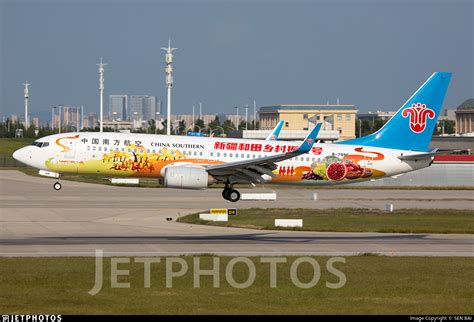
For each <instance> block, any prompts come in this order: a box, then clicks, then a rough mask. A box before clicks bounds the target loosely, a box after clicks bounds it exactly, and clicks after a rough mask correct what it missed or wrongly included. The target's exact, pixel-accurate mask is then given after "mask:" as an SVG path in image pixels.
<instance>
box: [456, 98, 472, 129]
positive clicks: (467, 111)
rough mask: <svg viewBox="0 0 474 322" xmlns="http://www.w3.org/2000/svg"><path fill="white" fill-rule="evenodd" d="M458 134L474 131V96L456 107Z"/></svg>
mask: <svg viewBox="0 0 474 322" xmlns="http://www.w3.org/2000/svg"><path fill="white" fill-rule="evenodd" d="M455 113H456V134H464V135H465V134H473V133H474V98H470V99H467V100H465V101H464V102H463V103H462V104H461V105H459V106H458V108H457V109H456V112H455Z"/></svg>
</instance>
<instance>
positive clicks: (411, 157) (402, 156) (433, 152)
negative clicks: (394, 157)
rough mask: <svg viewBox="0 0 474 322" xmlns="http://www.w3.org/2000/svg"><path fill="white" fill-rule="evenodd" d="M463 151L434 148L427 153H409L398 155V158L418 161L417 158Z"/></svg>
mask: <svg viewBox="0 0 474 322" xmlns="http://www.w3.org/2000/svg"><path fill="white" fill-rule="evenodd" d="M462 152H465V151H464V150H440V149H434V150H432V151H430V152H427V153H417V154H409V155H403V154H402V155H399V156H398V158H399V159H400V160H403V161H418V160H425V159H429V158H431V157H434V156H436V155H446V154H454V153H462Z"/></svg>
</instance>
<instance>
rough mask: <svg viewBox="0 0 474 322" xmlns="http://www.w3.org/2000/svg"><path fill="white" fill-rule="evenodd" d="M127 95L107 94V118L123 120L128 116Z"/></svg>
mask: <svg viewBox="0 0 474 322" xmlns="http://www.w3.org/2000/svg"><path fill="white" fill-rule="evenodd" d="M127 111H128V95H109V118H110V119H111V120H121V121H125V120H127V118H128V114H127Z"/></svg>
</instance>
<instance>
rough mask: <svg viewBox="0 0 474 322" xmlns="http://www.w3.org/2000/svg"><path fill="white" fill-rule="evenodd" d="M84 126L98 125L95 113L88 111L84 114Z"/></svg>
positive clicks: (92, 126)
mask: <svg viewBox="0 0 474 322" xmlns="http://www.w3.org/2000/svg"><path fill="white" fill-rule="evenodd" d="M83 122H84V128H94V127H96V126H98V124H99V120H98V118H97V113H94V112H90V113H89V114H88V115H87V116H84V120H83Z"/></svg>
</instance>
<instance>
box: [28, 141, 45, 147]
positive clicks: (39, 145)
mask: <svg viewBox="0 0 474 322" xmlns="http://www.w3.org/2000/svg"><path fill="white" fill-rule="evenodd" d="M31 145H34V146H37V147H38V148H44V147H47V146H48V145H49V142H38V141H35V142H33V143H31Z"/></svg>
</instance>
